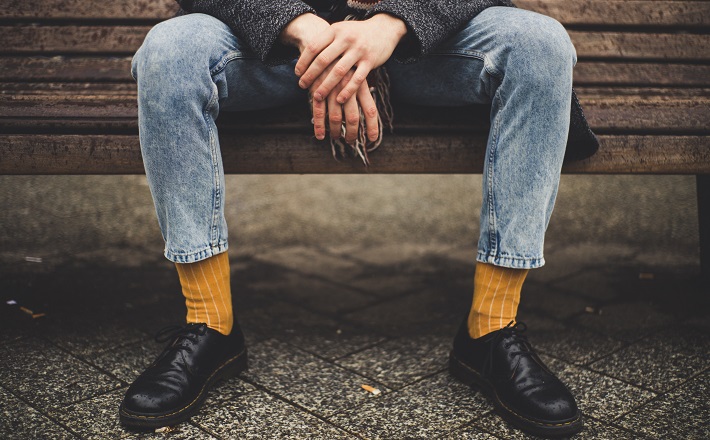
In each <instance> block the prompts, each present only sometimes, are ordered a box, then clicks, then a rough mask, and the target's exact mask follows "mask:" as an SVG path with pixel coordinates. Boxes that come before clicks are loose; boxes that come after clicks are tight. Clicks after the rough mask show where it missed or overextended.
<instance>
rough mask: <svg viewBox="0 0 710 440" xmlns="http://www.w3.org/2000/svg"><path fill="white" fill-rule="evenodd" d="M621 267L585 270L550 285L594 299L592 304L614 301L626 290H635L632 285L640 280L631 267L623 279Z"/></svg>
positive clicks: (590, 299) (572, 293)
mask: <svg viewBox="0 0 710 440" xmlns="http://www.w3.org/2000/svg"><path fill="white" fill-rule="evenodd" d="M618 272H619V269H616V271H611V270H609V269H607V268H605V267H603V268H592V269H587V270H583V271H582V272H578V273H576V274H572V275H571V276H567V277H564V278H562V279H559V280H555V281H553V282H551V283H550V284H549V285H550V286H551V287H552V288H554V289H558V290H560V291H563V292H567V293H568V294H571V295H575V296H577V297H580V298H584V299H585V300H586V301H592V304H590V305H594V306H596V305H598V304H599V303H603V302H607V301H613V300H616V299H617V298H619V297H621V296H623V294H624V293H625V292H629V291H633V290H632V288H631V287H630V286H633V285H634V284H635V283H637V282H638V273H636V272H634V273H631V272H630V269H627V272H626V273H625V274H624V275H625V278H624V279H623V280H621V279H620V278H621V276H620V275H619V274H618Z"/></svg>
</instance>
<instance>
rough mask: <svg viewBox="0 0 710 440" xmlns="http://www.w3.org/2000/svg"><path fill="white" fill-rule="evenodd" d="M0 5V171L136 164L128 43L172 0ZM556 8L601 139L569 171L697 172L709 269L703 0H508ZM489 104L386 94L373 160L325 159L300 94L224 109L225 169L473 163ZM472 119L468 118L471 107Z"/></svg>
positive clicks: (136, 169)
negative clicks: (383, 127) (265, 107)
mask: <svg viewBox="0 0 710 440" xmlns="http://www.w3.org/2000/svg"><path fill="white" fill-rule="evenodd" d="M4 3H5V5H4V7H3V8H1V9H0V42H2V45H1V47H0V56H1V57H2V58H1V61H0V63H1V65H0V174H125V173H129V174H132V173H142V172H143V166H142V162H141V155H140V150H139V144H138V129H137V120H136V114H137V111H136V87H135V84H134V82H133V80H132V79H131V77H130V74H129V67H130V60H131V56H132V54H133V53H134V52H135V50H136V49H137V48H138V47H139V45H140V44H141V42H142V40H143V37H144V36H145V34H146V33H147V32H148V30H149V29H150V28H151V26H152V25H154V24H155V23H157V22H158V21H160V20H163V19H166V18H169V17H171V16H172V15H173V14H174V11H175V9H176V6H175V4H174V2H173V0H150V1H149V0H127V1H125V2H103V1H98V0H24V1H19V0H18V1H13V0H9V1H6V2H4ZM517 4H518V6H520V7H522V8H526V9H531V10H535V11H538V12H542V13H545V14H547V15H550V16H552V17H555V18H557V19H558V20H560V21H561V22H562V23H563V24H565V26H566V27H567V29H568V30H569V33H570V36H571V37H572V40H573V42H574V44H575V47H576V48H577V53H578V57H579V62H578V64H577V67H576V69H575V87H576V89H577V92H578V95H579V98H580V101H581V102H582V105H583V107H584V109H585V112H586V114H587V117H588V120H589V122H590V124H591V126H592V128H593V129H594V130H595V132H596V133H597V134H598V135H599V138H600V140H601V148H600V151H599V152H598V153H597V154H596V155H595V156H593V157H592V158H590V159H588V160H585V161H582V162H578V163H572V164H569V165H567V166H565V168H564V172H566V173H633V174H636V173H639V174H647V173H653V174H693V175H696V176H697V188H698V207H699V216H700V241H701V246H700V247H701V261H702V273H703V278H704V279H705V280H706V281H707V280H708V278H709V277H710V105H709V104H710V50H708V48H710V35H709V34H708V30H709V29H710V1H682V0H674V1H661V0H638V1H634V0H616V1H608V0H517ZM486 113H487V109H483V108H475V107H472V108H469V109H466V111H465V112H461V111H460V110H457V111H450V112H446V111H444V112H442V111H439V110H437V111H436V112H435V113H434V112H431V111H427V110H426V109H421V108H411V107H406V108H395V115H396V120H395V133H394V134H390V135H387V137H386V141H385V144H384V146H383V147H382V148H381V149H379V150H378V151H377V152H375V153H374V154H373V155H372V166H371V167H370V168H369V169H365V168H363V166H362V164H361V163H360V162H359V161H357V160H352V161H341V162H336V161H334V160H333V158H332V157H331V155H330V151H329V148H327V147H325V146H324V145H323V144H322V143H319V142H317V141H315V140H314V139H313V137H312V136H311V131H310V125H309V123H308V121H309V116H308V110H307V108H306V107H305V105H303V106H299V107H298V108H289V109H281V110H279V111H269V112H255V113H252V114H249V115H247V116H246V117H243V116H241V117H240V118H239V120H238V121H237V120H236V118H230V117H229V115H228V114H223V116H222V117H221V118H220V121H219V125H220V133H221V136H220V137H221V141H222V146H223V156H224V164H225V168H226V171H227V172H228V173H247V174H258V173H299V174H300V173H365V172H369V173H480V172H481V170H482V159H483V152H484V147H485V139H486V136H487V131H488V124H487V120H488V118H487V114H486ZM471 120H475V121H477V122H476V123H475V124H474V125H473V126H471V124H470V123H469V121H471Z"/></svg>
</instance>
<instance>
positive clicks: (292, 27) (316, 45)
mask: <svg viewBox="0 0 710 440" xmlns="http://www.w3.org/2000/svg"><path fill="white" fill-rule="evenodd" d="M280 38H281V41H282V42H284V43H286V44H291V45H293V46H296V47H297V48H298V50H299V52H300V53H303V52H304V51H307V50H308V51H310V52H315V53H318V51H320V50H323V49H324V48H326V47H328V46H329V45H330V43H332V42H333V40H334V38H335V32H334V31H333V29H332V28H331V26H330V24H329V23H328V22H327V21H325V20H323V19H322V18H320V17H318V16H317V15H315V14H303V15H300V16H298V17H296V18H295V19H293V20H292V21H291V22H290V23H289V24H287V25H286V27H285V28H284V30H283V31H282V33H281V36H280ZM337 61H338V59H336V60H333V62H332V63H331V64H330V65H329V66H328V67H326V69H325V71H324V72H323V74H322V75H319V77H318V78H317V79H316V80H315V81H314V82H313V83H312V84H311V85H310V87H309V91H310V92H311V93H313V92H314V91H315V90H316V89H317V88H318V87H320V86H321V84H322V83H323V81H324V80H325V79H326V78H327V77H328V74H329V73H330V71H331V70H332V69H333V67H335V65H336V63H337ZM353 73H354V72H353V71H352V70H351V71H350V72H348V73H346V75H345V77H344V78H343V80H342V81H341V82H340V83H339V84H338V85H337V86H336V87H335V88H333V90H332V91H331V92H330V93H329V94H328V95H327V96H326V97H325V99H322V100H317V99H313V100H312V101H313V108H312V111H313V131H314V134H315V136H316V138H317V139H319V140H322V139H324V138H325V124H326V121H325V119H326V109H327V113H328V123H329V125H330V133H331V137H333V138H335V139H337V138H339V137H340V135H341V124H342V121H343V120H345V141H346V142H348V143H353V142H355V140H356V139H357V135H358V128H359V124H360V111H359V109H360V108H362V110H363V114H364V115H365V126H366V129H367V138H368V139H369V140H370V141H373V142H374V141H376V140H377V137H378V135H379V127H378V117H377V116H378V114H377V106H376V105H375V102H374V99H373V98H372V95H371V93H370V89H369V86H368V84H367V81H366V80H365V81H363V82H362V83H360V85H359V86H358V89H357V91H356V93H354V94H352V96H350V97H349V99H347V100H346V101H345V103H343V104H340V103H339V102H337V97H338V94H339V93H340V92H341V91H342V90H343V89H344V88H345V86H346V85H347V84H348V83H349V82H350V81H351V79H352V76H353Z"/></svg>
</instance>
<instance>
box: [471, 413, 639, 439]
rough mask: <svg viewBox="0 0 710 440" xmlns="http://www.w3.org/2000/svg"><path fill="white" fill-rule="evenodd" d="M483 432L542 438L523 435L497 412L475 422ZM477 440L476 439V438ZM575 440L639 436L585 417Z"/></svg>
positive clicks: (516, 437)
mask: <svg viewBox="0 0 710 440" xmlns="http://www.w3.org/2000/svg"><path fill="white" fill-rule="evenodd" d="M474 424H475V425H476V426H479V427H480V428H481V429H482V430H485V431H488V432H491V433H493V434H495V435H496V436H498V437H500V438H501V439H505V440H537V439H539V438H540V437H537V436H532V435H528V434H525V433H523V432H522V431H520V430H519V429H518V428H515V427H513V425H510V424H509V423H507V422H505V421H504V420H503V419H502V418H501V417H500V416H499V415H498V414H496V413H495V412H489V413H487V414H485V415H484V416H483V417H481V418H479V419H476V421H475V422H474ZM474 438H475V437H474ZM571 438H573V439H574V440H635V439H638V438H639V436H638V435H634V434H633V433H631V432H627V431H625V430H623V429H619V428H618V427H615V426H613V425H609V424H606V423H602V422H600V421H598V420H594V419H592V418H589V417H584V427H583V428H582V431H581V432H580V433H579V434H576V435H574V436H573V437H571Z"/></svg>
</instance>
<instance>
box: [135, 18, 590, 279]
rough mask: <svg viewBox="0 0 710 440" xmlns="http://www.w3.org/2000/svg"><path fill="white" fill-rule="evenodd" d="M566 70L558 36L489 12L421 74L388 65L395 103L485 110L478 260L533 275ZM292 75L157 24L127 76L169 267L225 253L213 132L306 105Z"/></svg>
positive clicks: (216, 27)
mask: <svg viewBox="0 0 710 440" xmlns="http://www.w3.org/2000/svg"><path fill="white" fill-rule="evenodd" d="M575 63H576V53H575V50H574V47H573V46H572V43H571V41H570V39H569V36H568V35H567V32H566V31H565V30H564V28H563V27H562V25H560V23H558V22H557V21H555V20H554V19H552V18H549V17H546V16H544V15H540V14H537V13H534V12H530V11H525V10H521V9H515V8H509V7H492V8H489V9H486V10H484V11H483V12H482V13H481V14H479V15H478V16H477V17H475V18H474V19H473V20H471V21H470V22H469V23H468V24H467V25H466V26H465V27H464V28H463V29H462V30H461V31H460V32H459V33H458V34H456V35H454V36H453V37H451V38H450V39H449V40H447V41H446V42H444V43H443V44H441V46H440V47H439V48H438V49H437V50H435V51H433V52H432V53H431V54H429V55H427V56H425V57H423V58H421V59H420V60H419V61H417V62H415V63H412V64H401V63H398V62H396V61H392V60H390V61H389V62H388V63H387V65H386V66H387V69H388V72H389V75H390V78H391V81H392V90H391V91H392V95H393V96H394V97H395V99H397V100H399V101H405V102H412V103H417V104H424V105H432V106H463V105H469V104H490V105H491V113H490V122H491V130H490V134H489V137H488V142H487V146H486V160H485V165H484V170H483V205H482V209H481V217H480V231H481V232H480V237H479V241H478V254H477V260H478V261H482V262H486V263H491V264H494V265H498V266H504V267H511V268H530V269H531V268H536V267H540V266H542V265H543V264H544V258H543V243H544V237H545V231H546V229H547V225H548V223H549V219H550V215H551V214H552V209H553V206H554V202H555V198H556V195H557V188H558V186H559V179H560V169H561V167H562V160H563V157H564V150H565V146H566V142H567V134H568V130H569V118H570V102H571V93H572V69H573V66H574V64H575ZM293 68H294V63H290V64H283V65H278V66H266V65H264V64H263V63H262V62H261V61H259V60H258V59H257V57H256V56H255V55H254V54H253V53H252V52H251V51H250V50H249V48H248V47H246V45H245V44H244V43H243V42H242V41H240V40H239V38H237V37H236V36H235V35H234V34H233V33H232V32H231V31H230V29H229V28H228V27H227V26H226V25H225V24H223V23H222V22H220V21H219V20H217V19H215V18H212V17H210V16H208V15H204V14H190V15H185V16H181V17H176V18H173V19H170V20H167V21H165V22H162V23H160V24H158V25H157V26H155V27H154V28H153V29H152V30H151V31H150V32H149V33H148V35H147V37H146V39H145V41H144V43H143V45H142V46H141V47H140V49H139V50H138V52H137V53H136V55H135V57H134V59H133V66H132V74H133V77H134V78H135V79H136V80H137V82H138V114H139V130H140V143H141V150H142V153H143V161H144V163H145V170H146V175H147V178H148V183H149V186H150V190H151V193H152V195H153V200H154V202H155V207H156V211H157V215H158V222H159V224H160V229H161V232H162V234H163V238H164V239H165V256H166V257H167V258H168V259H169V260H171V261H174V262H177V263H191V262H195V261H199V260H202V259H205V258H208V257H210V256H212V255H215V254H218V253H220V252H224V251H225V250H226V249H227V224H226V221H225V218H224V202H225V184H224V171H223V167H222V158H221V154H220V146H219V140H218V137H217V127H216V126H215V119H216V118H217V115H218V114H219V112H220V110H226V111H248V110H256V109H263V108H269V107H275V106H279V105H284V104H288V103H292V102H294V101H298V100H305V99H306V92H305V91H303V90H301V89H300V88H299V87H298V85H297V83H298V80H297V77H296V76H295V74H294V73H293ZM304 122H305V121H304ZM385 142H386V140H385ZM385 148H386V146H385ZM323 154H329V152H328V149H324V150H323ZM462 203H465V201H462Z"/></svg>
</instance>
